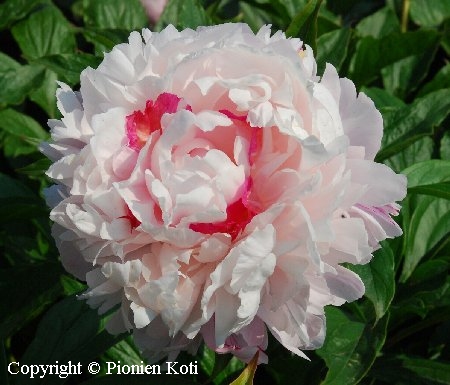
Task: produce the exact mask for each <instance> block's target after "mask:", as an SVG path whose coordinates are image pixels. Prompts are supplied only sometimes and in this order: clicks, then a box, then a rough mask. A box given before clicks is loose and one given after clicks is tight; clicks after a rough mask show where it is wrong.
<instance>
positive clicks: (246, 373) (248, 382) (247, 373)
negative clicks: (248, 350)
mask: <svg viewBox="0 0 450 385" xmlns="http://www.w3.org/2000/svg"><path fill="white" fill-rule="evenodd" d="M258 356H259V351H257V352H256V354H255V356H254V357H253V358H252V359H251V361H250V362H249V363H248V365H247V366H246V367H245V369H244V370H243V371H242V373H241V374H240V375H239V377H238V378H236V379H235V380H234V381H233V382H232V383H231V384H230V385H253V377H254V376H255V372H256V368H257V367H258Z"/></svg>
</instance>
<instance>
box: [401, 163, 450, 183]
mask: <svg viewBox="0 0 450 385" xmlns="http://www.w3.org/2000/svg"><path fill="white" fill-rule="evenodd" d="M403 174H404V175H406V177H407V178H408V188H412V187H417V186H425V185H433V184H435V183H439V182H448V181H450V160H440V159H433V160H428V161H426V162H420V163H416V164H414V165H412V166H411V167H408V168H407V169H405V170H403Z"/></svg>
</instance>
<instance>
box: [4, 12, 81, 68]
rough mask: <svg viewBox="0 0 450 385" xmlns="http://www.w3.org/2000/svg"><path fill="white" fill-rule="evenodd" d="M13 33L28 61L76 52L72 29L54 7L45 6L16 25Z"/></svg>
mask: <svg viewBox="0 0 450 385" xmlns="http://www.w3.org/2000/svg"><path fill="white" fill-rule="evenodd" d="M11 32H12V34H13V36H14V39H15V40H16V41H17V43H18V44H19V47H20V49H21V50H22V53H23V55H24V56H25V57H26V58H27V59H28V60H31V59H37V58H39V57H42V56H47V55H54V54H58V53H68V52H74V50H75V35H74V33H73V31H72V28H71V27H70V24H69V22H68V21H67V19H66V18H65V17H64V16H63V14H62V13H61V11H60V10H59V9H58V8H56V7H54V6H50V5H48V6H45V7H43V8H42V9H40V10H39V11H37V12H35V13H33V14H31V16H30V17H28V18H27V19H25V20H22V21H20V22H19V23H17V24H16V25H14V27H13V28H12V30H11Z"/></svg>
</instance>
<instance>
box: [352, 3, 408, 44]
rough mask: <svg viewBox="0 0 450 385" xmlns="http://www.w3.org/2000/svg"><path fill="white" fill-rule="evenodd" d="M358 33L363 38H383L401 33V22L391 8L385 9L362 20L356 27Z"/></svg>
mask: <svg viewBox="0 0 450 385" xmlns="http://www.w3.org/2000/svg"><path fill="white" fill-rule="evenodd" d="M356 32H357V33H358V34H359V35H360V36H361V37H365V36H372V37H374V38H378V39H379V38H381V37H384V36H387V35H389V34H391V33H394V32H400V22H399V20H398V18H397V15H396V14H395V12H394V11H393V10H392V8H390V7H383V8H381V9H380V10H378V11H377V12H375V13H373V14H371V15H370V16H367V17H366V18H364V19H362V20H361V21H360V22H359V23H358V25H357V26H356Z"/></svg>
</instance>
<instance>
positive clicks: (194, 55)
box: [42, 24, 406, 362]
mask: <svg viewBox="0 0 450 385" xmlns="http://www.w3.org/2000/svg"><path fill="white" fill-rule="evenodd" d="M302 47H303V46H302V42H301V41H300V40H298V39H286V37H285V35H284V34H283V33H281V32H277V33H275V34H274V35H273V36H271V34H270V29H269V27H263V28H262V29H261V30H260V31H259V32H258V33H257V34H256V35H255V34H254V33H253V32H252V31H251V30H250V29H249V27H248V26H247V25H243V24H226V25H219V26H215V27H207V28H199V29H198V30H197V31H193V30H184V31H181V32H179V31H177V30H176V29H175V28H174V27H172V26H169V27H167V28H166V29H164V30H163V31H162V32H160V33H152V32H150V31H149V30H143V32H142V36H141V35H140V34H139V33H138V32H133V33H132V34H131V35H130V37H129V42H128V43H126V44H120V45H118V46H116V47H115V48H114V49H113V50H112V51H111V52H110V53H108V54H106V55H105V58H104V60H103V62H102V63H101V64H100V65H99V67H98V68H97V69H92V68H87V69H86V70H84V71H83V72H82V74H81V88H80V90H79V91H78V92H74V91H72V90H71V89H70V88H69V87H68V86H67V85H65V84H62V83H61V84H60V88H59V89H58V91H57V97H58V108H59V110H60V111H61V113H62V116H63V117H62V119H61V120H52V121H50V122H49V125H50V127H51V134H52V141H51V142H50V143H45V144H43V145H42V151H43V152H44V153H45V154H46V155H47V156H48V157H49V158H50V159H52V160H53V161H54V163H53V165H52V166H51V167H50V169H49V170H48V172H47V174H48V175H49V177H51V178H52V179H53V180H54V181H55V183H56V184H55V185H54V186H53V187H51V188H50V189H48V191H47V198H48V203H49V205H50V206H51V207H52V211H51V219H52V220H53V221H54V222H55V224H54V226H53V233H54V236H55V239H56V242H57V246H58V248H59V250H60V253H61V259H62V262H63V264H64V266H65V268H66V269H67V270H68V271H69V272H70V273H72V274H73V275H75V276H76V277H78V278H79V279H81V280H85V281H86V282H87V284H88V286H89V290H88V291H87V292H86V293H85V294H83V295H82V298H86V299H87V301H88V303H89V304H90V305H91V306H94V307H98V308H99V312H100V313H104V312H106V311H108V310H110V309H112V308H113V307H118V310H117V311H116V312H115V313H114V316H113V317H112V318H111V319H110V321H109V324H108V329H109V330H110V331H111V332H113V333H117V332H122V331H125V330H131V331H133V334H134V337H135V340H136V343H137V345H138V346H139V347H140V348H141V349H142V351H143V352H144V354H145V355H146V356H147V357H149V359H150V360H159V359H161V358H163V357H168V359H170V360H172V359H173V358H175V357H176V355H177V354H178V353H179V352H180V351H182V350H187V351H190V352H192V353H195V351H196V349H197V348H198V346H199V344H200V343H201V342H202V341H205V343H206V344H207V345H208V346H209V347H210V348H211V349H214V350H216V351H217V352H219V353H227V352H230V353H232V354H234V355H236V356H237V357H238V358H240V359H242V360H244V361H249V360H250V359H251V357H252V356H253V355H254V354H255V352H256V351H260V352H261V354H260V355H259V357H260V362H266V361H267V357H266V355H265V354H264V353H263V352H264V350H265V348H266V346H267V334H268V332H270V333H272V335H273V336H274V337H275V338H276V339H277V340H278V341H279V342H280V343H281V344H283V345H284V346H285V347H286V348H287V349H289V350H290V351H291V352H294V353H295V354H297V355H299V356H302V357H306V356H305V355H304V353H303V352H302V350H305V349H315V348H318V347H320V346H321V344H322V343H323V341H324V336H325V317H324V306H326V305H330V304H332V305H337V306H339V305H341V304H343V303H344V302H346V301H354V300H356V299H357V298H359V297H361V296H362V295H363V293H364V285H363V283H362V281H361V279H360V278H359V277H358V276H357V275H356V274H355V273H353V272H351V271H350V270H348V269H346V268H344V267H342V266H341V264H342V263H343V262H347V263H353V264H364V263H367V262H369V261H370V259H371V257H372V252H373V251H374V250H375V249H376V248H378V247H379V242H380V241H381V240H383V239H385V238H392V237H395V236H398V235H399V234H401V230H400V228H399V227H398V226H397V224H396V223H395V222H394V221H393V220H392V219H391V215H396V214H397V212H398V210H399V206H398V205H397V204H396V203H395V201H399V200H401V199H402V198H403V197H404V196H405V193H406V178H405V177H404V176H402V175H397V174H395V173H394V172H393V171H392V170H391V169H389V168H388V167H387V166H385V165H382V164H377V163H375V162H374V156H375V154H376V152H377V151H378V150H379V148H380V141H381V136H382V130H383V123H382V118H381V115H380V113H379V112H378V111H377V110H376V108H375V106H374V104H373V102H372V101H371V100H370V99H369V98H368V97H367V96H365V95H364V94H362V93H360V94H357V92H356V90H355V86H354V85H353V83H352V82H351V81H350V80H348V79H341V78H339V76H338V74H337V73H336V70H335V68H334V67H333V66H331V65H327V67H326V70H325V73H324V74H323V76H322V78H319V77H318V76H317V75H316V63H315V60H314V57H313V53H312V51H311V49H310V48H309V47H308V46H306V47H305V48H302Z"/></svg>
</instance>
